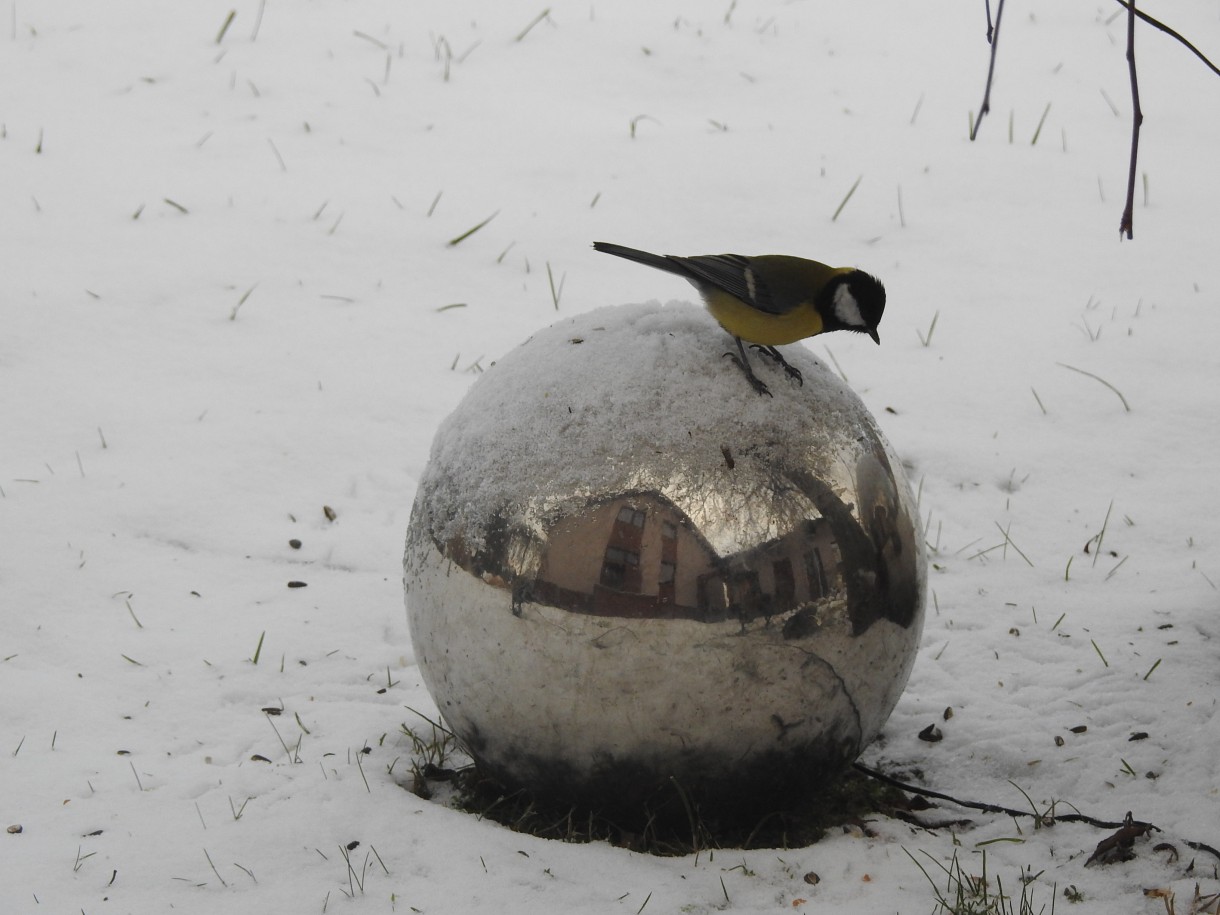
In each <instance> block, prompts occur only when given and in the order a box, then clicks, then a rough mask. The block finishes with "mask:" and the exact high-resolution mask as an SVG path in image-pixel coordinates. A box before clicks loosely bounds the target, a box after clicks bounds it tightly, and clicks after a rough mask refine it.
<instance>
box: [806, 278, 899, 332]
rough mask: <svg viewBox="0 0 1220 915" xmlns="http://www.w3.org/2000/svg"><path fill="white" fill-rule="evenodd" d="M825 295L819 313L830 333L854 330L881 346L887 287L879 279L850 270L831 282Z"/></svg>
mask: <svg viewBox="0 0 1220 915" xmlns="http://www.w3.org/2000/svg"><path fill="white" fill-rule="evenodd" d="M826 291H827V296H826V300H825V304H824V305H823V307H822V308H821V309H819V310H820V311H821V312H822V319H823V321H825V323H826V329H827V330H851V331H855V332H856V333H861V334H868V335H869V336H870V337H872V338H873V340H874V342H876V343H880V342H881V338H880V336H878V334H877V325H878V324H880V323H881V315H882V314H883V313H884V312H885V287H884V286H882V285H881V281H880V280H879V279H877V278H876V277H875V276H873V275H871V274H869V273H865V272H864V271H863V270H851V271H849V272H847V273H842V274H839V275H838V276H836V277H835V278H834V279H833V280H831V281H830V283H828V284H827V290H826Z"/></svg>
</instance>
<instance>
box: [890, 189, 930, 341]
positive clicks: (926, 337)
mask: <svg viewBox="0 0 1220 915" xmlns="http://www.w3.org/2000/svg"><path fill="white" fill-rule="evenodd" d="M901 199H902V198H901V196H899V201H900V202H901ZM939 318H940V312H939V311H937V312H936V314H934V315H932V323H931V324H929V325H928V332H927V334H924V333H922V332H921V331H920V330H919V329H918V328H916V329H915V333H916V334H918V335H919V342H920V343H922V344H923V345H924V346H925V347H927V346H931V345H932V334H934V333H935V332H936V322H937V320H938V319H939Z"/></svg>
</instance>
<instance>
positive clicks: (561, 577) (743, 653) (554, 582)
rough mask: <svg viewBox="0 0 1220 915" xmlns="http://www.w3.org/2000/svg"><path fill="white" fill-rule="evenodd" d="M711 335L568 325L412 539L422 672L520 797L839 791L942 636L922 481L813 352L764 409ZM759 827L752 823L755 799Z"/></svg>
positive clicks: (676, 327) (599, 322)
mask: <svg viewBox="0 0 1220 915" xmlns="http://www.w3.org/2000/svg"><path fill="white" fill-rule="evenodd" d="M731 343H732V341H731V339H730V338H728V337H727V336H726V335H725V334H724V332H723V331H721V330H720V329H719V327H717V326H716V325H715V324H714V323H713V322H711V321H710V320H709V319H708V318H707V316H706V314H705V313H704V312H702V310H699V309H694V308H691V307H685V306H679V305H673V304H671V305H669V306H667V307H664V308H662V307H660V306H658V305H655V304H652V305H643V306H623V307H618V308H606V309H600V310H598V311H594V312H591V313H589V314H585V315H582V316H579V317H576V318H572V319H570V320H567V321H563V322H560V323H559V324H556V325H554V326H552V327H550V328H548V329H547V330H545V331H543V332H541V333H539V334H537V335H536V336H535V337H533V338H531V339H530V340H528V341H526V343H524V344H522V345H521V346H520V347H518V348H517V349H516V350H514V351H513V352H511V353H509V354H508V355H507V356H506V357H505V358H504V359H502V360H501V361H500V362H499V363H497V364H496V365H494V366H493V367H492V368H491V369H490V370H488V371H487V372H486V373H485V374H484V375H483V376H482V377H481V378H480V379H479V381H478V382H477V383H476V384H475V385H474V386H473V387H472V388H471V390H470V392H469V394H468V395H467V396H466V398H465V400H464V401H463V402H462V403H461V404H460V405H459V407H458V408H457V410H456V411H455V412H454V413H453V414H452V415H451V416H450V417H449V418H448V419H447V420H446V421H445V422H444V424H443V425H442V426H441V428H440V430H439V431H438V433H437V437H436V440H435V442H434V444H433V450H432V456H431V459H430V461H429V464H428V467H427V469H426V471H425V473H424V475H423V478H422V479H421V481H420V484H419V489H418V492H417V495H416V500H415V506H414V510H413V512H412V517H411V523H410V529H409V531H408V537H407V550H406V557H405V573H406V577H405V584H406V591H407V615H408V620H409V623H410V628H411V635H412V640H413V642H414V645H415V653H416V659H417V661H418V663H419V665H420V668H421V670H422V673H423V676H424V680H425V682H426V684H427V686H428V688H429V690H430V692H431V694H432V696H433V698H434V699H435V701H436V703H437V706H438V708H439V709H440V712H441V714H442V715H443V716H444V718H445V720H446V722H447V723H448V725H449V726H450V727H451V728H452V729H453V730H454V732H455V733H456V734H457V735H458V736H459V737H460V738H461V739H462V740H463V742H464V743H465V744H466V746H467V747H468V748H469V750H470V751H471V753H472V754H473V756H474V757H475V759H476V761H477V762H478V763H479V764H480V766H481V767H483V768H484V769H485V771H487V772H488V773H490V774H493V775H495V776H497V777H499V778H500V779H501V780H503V781H505V782H506V783H508V784H510V785H521V786H525V787H527V788H531V789H534V790H536V791H539V792H545V793H546V794H547V795H548V796H554V797H558V798H564V799H570V800H574V801H584V802H588V803H593V804H599V803H613V802H615V801H622V800H624V799H632V798H646V797H647V796H648V795H649V793H650V792H652V791H654V790H656V789H657V788H658V787H659V786H662V785H664V784H666V783H673V782H674V781H676V782H677V783H678V784H680V785H682V786H683V787H684V789H685V790H687V791H689V792H690V793H691V794H693V795H696V796H698V797H699V798H700V799H704V800H709V801H712V802H730V801H731V802H738V801H742V799H757V802H758V803H760V804H761V803H766V804H772V803H775V802H776V801H777V800H778V801H784V800H795V799H797V798H799V797H802V796H806V795H808V794H810V793H816V792H817V791H818V790H819V786H820V785H821V784H822V783H823V780H824V779H825V778H826V776H827V775H828V774H829V773H831V772H833V771H834V770H835V769H837V768H838V767H840V766H842V765H843V764H844V763H846V762H849V761H851V760H852V759H854V758H855V757H856V756H857V754H858V753H859V752H860V751H861V750H862V749H863V748H864V747H865V746H866V745H867V744H868V743H869V742H870V741H872V740H873V738H874V737H876V735H877V733H878V732H879V730H880V729H881V727H882V725H883V724H884V722H885V720H886V718H887V717H888V716H889V713H890V712H891V710H892V709H893V707H894V705H895V703H896V702H897V701H898V697H899V695H900V694H901V692H902V689H903V687H904V686H905V684H906V681H907V677H908V676H909V674H910V671H911V667H912V664H913V663H914V659H915V650H916V646H917V644H918V641H919V635H920V630H921V626H922V622H923V610H924V594H925V589H926V581H925V564H924V555H923V544H922V539H921V537H920V533H919V530H918V525H917V515H916V511H915V506H914V501H913V499H912V496H911V492H910V488H909V486H908V485H907V482H906V479H905V476H904V475H903V472H902V467H901V465H900V464H899V463H898V461H897V459H896V458H895V456H894V453H893V452H892V451H891V450H890V447H889V445H888V444H887V443H886V441H885V439H884V438H883V436H882V435H881V433H880V431H879V430H878V428H877V426H876V423H875V422H874V420H873V418H872V416H871V415H870V414H869V413H868V411H867V410H866V409H865V408H864V406H863V404H862V403H861V402H860V400H859V399H858V398H857V397H856V395H855V394H854V393H853V392H851V391H850V390H849V389H848V388H847V387H846V385H844V384H843V382H842V381H841V380H839V379H838V378H837V377H836V376H835V375H833V374H832V373H831V372H830V371H828V370H827V369H826V368H825V367H824V366H823V365H822V364H821V363H819V362H818V361H817V360H816V359H814V357H813V356H812V355H811V354H810V353H809V351H808V350H806V349H804V348H802V347H791V348H790V349H789V350H788V351H786V353H785V355H786V357H787V359H788V360H789V362H791V363H792V364H793V365H794V366H796V367H797V368H798V369H799V370H800V372H801V373H802V374H803V383H802V384H798V382H797V381H796V380H795V379H792V378H789V377H787V376H786V375H784V374H783V373H782V371H780V369H779V368H778V367H776V366H774V365H773V364H771V363H770V362H768V361H767V360H766V358H765V357H764V356H762V355H756V356H753V360H754V361H755V363H756V366H755V370H756V372H758V373H759V374H760V376H761V377H763V378H764V379H765V380H766V382H767V383H768V385H769V386H770V388H771V391H772V392H773V394H774V397H763V396H759V394H757V393H756V392H755V391H754V390H753V389H752V388H751V387H750V386H749V385H748V384H747V383H746V380H745V379H744V378H743V377H742V374H741V372H740V371H739V370H738V369H737V367H736V366H734V365H732V364H731V363H730V361H729V360H727V359H722V358H721V354H722V353H723V352H725V351H726V350H727V349H728V348H729V347H730V346H731ZM751 802H752V801H751Z"/></svg>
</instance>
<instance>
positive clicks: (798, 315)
mask: <svg viewBox="0 0 1220 915" xmlns="http://www.w3.org/2000/svg"><path fill="white" fill-rule="evenodd" d="M593 247H594V248H595V249H596V250H598V251H604V252H606V253H607V254H613V255H615V256H616V257H625V258H627V260H632V261H635V262H636V263H640V264H646V265H647V266H649V267H655V268H657V269H658V270H664V271H666V272H667V273H676V274H677V275H678V276H680V277H683V278H684V279H686V280H688V281H690V283H691V284H692V285H693V286H694V287H695V288H696V289H697V290H699V295H700V296H702V298H703V304H704V305H706V306H707V310H708V311H710V312H711V313H712V317H713V318H715V319H716V320H717V321H719V322H720V326H721V327H723V328H724V329H725V330H727V331H728V332H729V333H730V334H732V336H733V339H734V340H736V341H737V354H734V353H725V355H726V356H728V357H729V358H730V359H732V360H733V361H734V362H736V363H737V364H738V365H739V366H740V367H741V369H742V371H743V372H745V374H746V377H747V378H748V379H749V381H750V384H751V385H753V387H754V390H756V391H758V393H759V394H767V395H770V393H771V392H770V391H769V390H767V386H766V385H765V384H763V382H762V381H761V380H760V379H759V378H758V376H757V375H755V374H754V370H753V369H752V368H750V362H749V360H748V359H746V350H745V347H744V346H743V345H742V342H741V341H742V340H745V341H747V342H748V343H751V344H753V346H754V348H755V349H757V350H758V351H759V352H762V353H764V354H765V355H767V356H769V357H770V358H772V359H774V360H775V361H776V362H778V363H779V364H780V365H781V366H783V368H784V371H785V372H787V373H788V374H789V375H790V376H791V377H793V378H795V379H796V380H797V381H798V382H799V381H801V373H800V372H799V371H798V370H797V369H796V368H795V367H793V366H791V365H789V364H788V363H787V362H786V361H785V360H784V357H783V356H781V355H780V352H779V350H777V349H776V348H775V347H777V346H782V345H783V344H785V343H794V342H795V341H797V340H801V339H804V338H805V337H812V336H814V335H815V334H821V333H825V332H827V331H831V330H850V331H855V332H857V333H861V334H868V335H869V336H870V337H872V338H873V340H874V342H876V343H880V342H881V338H880V337H879V336H878V335H877V325H878V324H879V323H880V322H881V314H882V312H883V311H885V287H884V286H882V285H881V282H880V281H879V280H878V279H877V278H876V277H874V276H871V275H869V274H867V273H865V272H864V271H863V270H857V269H856V268H854V267H828V266H827V265H826V264H821V263H818V262H817V261H811V260H806V259H805V258H803V257H789V256H787V255H783V254H764V255H761V256H759V257H745V256H743V255H741V254H704V255H700V256H698V257H676V256H674V255H672V254H666V255H661V254H649V253H648V252H647V251H638V250H636V249H635V248H625V247H623V246H622V245H613V244H609V243H607V242H603V241H595V242H594V243H593ZM738 354H740V355H738Z"/></svg>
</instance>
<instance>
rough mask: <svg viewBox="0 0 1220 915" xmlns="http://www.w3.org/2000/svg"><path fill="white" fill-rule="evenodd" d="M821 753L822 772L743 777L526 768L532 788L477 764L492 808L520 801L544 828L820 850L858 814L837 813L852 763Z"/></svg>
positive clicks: (753, 771) (478, 789) (804, 766)
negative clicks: (833, 829)
mask: <svg viewBox="0 0 1220 915" xmlns="http://www.w3.org/2000/svg"><path fill="white" fill-rule="evenodd" d="M811 750H812V756H813V757H815V758H818V759H820V760H821V761H820V762H819V763H818V764H816V765H810V764H809V763H808V761H807V759H806V758H805V757H804V756H803V755H802V754H787V753H778V752H772V753H768V754H765V755H763V756H761V757H758V758H755V759H752V760H750V762H749V763H748V764H746V765H742V766H740V767H737V768H722V767H711V768H708V770H707V771H705V772H703V773H701V774H698V773H695V772H692V771H690V770H687V771H682V772H674V773H672V774H668V775H663V774H662V773H660V772H658V770H657V768H656V766H655V765H653V764H652V763H651V762H648V761H641V762H636V763H633V762H632V761H630V760H623V761H620V762H617V763H616V764H615V765H614V766H611V767H607V768H605V769H602V770H600V771H598V772H596V773H594V774H593V775H591V776H582V775H581V774H579V773H577V772H576V771H574V770H573V769H572V768H571V767H569V766H566V765H564V764H563V763H562V762H556V761H554V760H542V759H523V760H518V761H517V766H516V767H515V768H516V770H517V771H521V770H525V771H529V772H531V774H532V778H531V781H530V783H529V784H528V785H521V784H519V783H517V782H515V781H513V779H512V776H511V775H509V774H508V773H506V772H504V771H502V770H497V769H496V768H494V767H491V766H488V765H485V764H477V763H476V766H477V776H476V779H475V780H474V781H473V782H472V785H473V786H474V789H475V793H476V794H482V795H483V796H484V797H486V798H487V800H488V802H489V803H492V804H497V805H498V804H501V803H503V800H504V798H506V797H513V796H517V797H518V801H519V802H518V804H517V809H518V810H521V809H524V810H529V811H531V812H534V811H537V812H538V813H539V814H540V822H543V823H545V822H548V821H560V822H562V821H564V820H565V819H567V820H574V821H575V822H576V823H578V824H580V827H581V828H582V829H584V830H587V829H588V828H589V827H586V826H585V825H584V824H585V823H586V821H587V822H590V823H596V824H600V825H601V826H602V829H601V833H603V834H604V835H598V829H597V827H596V826H595V827H593V828H592V832H593V834H592V835H590V836H588V837H589V838H599V837H606V838H610V839H611V840H612V841H621V842H625V843H627V844H631V843H632V842H633V837H637V836H638V837H642V838H641V839H640V841H642V842H643V843H644V844H645V846H646V850H650V851H655V850H658V848H664V847H666V846H673V848H674V849H675V850H678V851H689V850H692V848H697V847H699V846H702V845H711V846H716V847H731V846H745V845H754V846H762V845H781V844H785V843H784V842H783V840H782V839H780V838H779V836H780V835H784V836H789V837H791V838H792V839H794V840H796V841H797V842H798V843H799V842H801V841H802V840H804V841H810V840H812V839H816V838H817V835H818V833H819V832H820V826H821V825H822V821H823V820H824V819H825V817H827V816H829V817H831V818H832V819H833V818H834V817H835V816H836V815H838V814H839V813H842V814H843V815H846V816H849V817H850V815H851V814H852V813H853V811H848V810H844V811H838V810H837V809H836V808H837V806H838V804H839V800H840V794H841V792H840V790H839V788H838V786H839V785H840V783H841V782H842V780H843V779H844V777H845V776H846V775H847V774H848V773H849V772H850V771H851V769H850V764H851V760H850V759H846V758H844V759H841V760H840V761H837V762H836V761H832V760H834V754H833V752H829V751H828V750H827V748H825V747H820V748H816V749H815V748H811ZM476 807H477V805H476ZM518 816H519V814H518V813H517V812H516V811H505V812H504V815H503V817H502V822H505V823H507V824H508V825H516V821H517V819H518ZM525 831H530V830H529V829H528V827H527V828H526V829H525Z"/></svg>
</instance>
